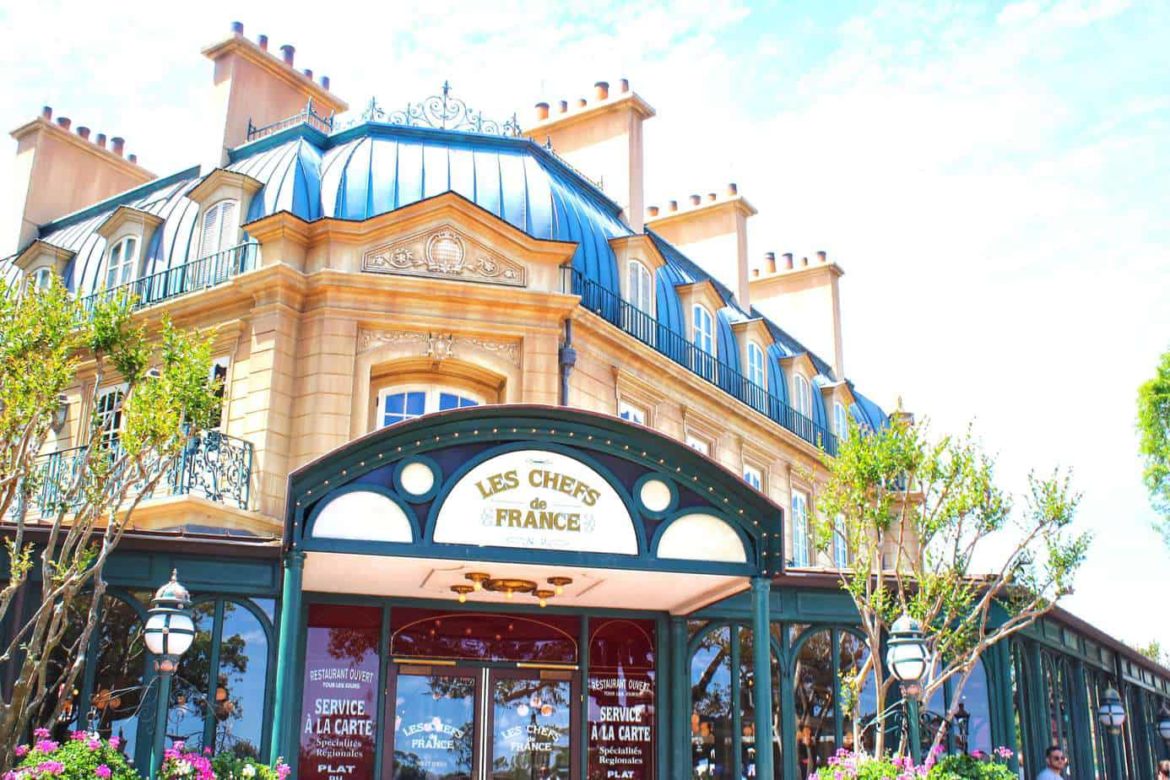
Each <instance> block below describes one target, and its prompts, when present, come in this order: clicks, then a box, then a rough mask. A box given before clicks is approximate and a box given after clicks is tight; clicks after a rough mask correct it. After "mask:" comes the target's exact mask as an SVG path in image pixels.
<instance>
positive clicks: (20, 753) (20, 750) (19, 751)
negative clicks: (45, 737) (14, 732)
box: [12, 745, 28, 758]
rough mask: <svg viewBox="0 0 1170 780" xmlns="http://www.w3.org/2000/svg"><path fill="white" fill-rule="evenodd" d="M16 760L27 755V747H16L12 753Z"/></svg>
mask: <svg viewBox="0 0 1170 780" xmlns="http://www.w3.org/2000/svg"><path fill="white" fill-rule="evenodd" d="M12 752H13V753H15V754H16V757H17V758H24V757H25V756H27V755H28V745H17V746H16V750H14V751H12Z"/></svg>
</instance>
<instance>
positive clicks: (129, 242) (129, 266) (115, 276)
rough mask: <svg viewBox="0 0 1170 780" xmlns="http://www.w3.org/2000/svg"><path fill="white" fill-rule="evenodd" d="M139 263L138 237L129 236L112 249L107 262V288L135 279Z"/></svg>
mask: <svg viewBox="0 0 1170 780" xmlns="http://www.w3.org/2000/svg"><path fill="white" fill-rule="evenodd" d="M137 265H138V239H137V238H134V237H133V236H127V237H126V238H123V239H122V240H121V241H119V242H118V243H116V244H114V246H113V248H112V249H110V258H109V261H108V262H107V264H106V289H110V290H112V289H113V288H115V287H120V286H121V285H123V284H129V283H130V282H132V281H134V276H135V271H136V266H137Z"/></svg>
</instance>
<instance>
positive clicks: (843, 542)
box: [833, 515, 849, 569]
mask: <svg viewBox="0 0 1170 780" xmlns="http://www.w3.org/2000/svg"><path fill="white" fill-rule="evenodd" d="M833 564H834V565H835V566H836V567H837V568H838V569H844V568H846V567H847V566H849V537H848V536H846V535H845V515H837V516H836V517H835V518H833Z"/></svg>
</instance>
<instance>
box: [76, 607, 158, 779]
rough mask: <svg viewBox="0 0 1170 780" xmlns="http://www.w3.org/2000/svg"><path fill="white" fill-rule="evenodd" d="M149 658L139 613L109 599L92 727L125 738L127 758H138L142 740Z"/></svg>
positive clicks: (93, 697) (100, 639)
mask: <svg viewBox="0 0 1170 780" xmlns="http://www.w3.org/2000/svg"><path fill="white" fill-rule="evenodd" d="M144 595H146V596H147V598H149V594H144ZM147 655H148V654H147V652H146V645H145V643H144V642H143V640H142V620H141V618H140V617H139V615H138V611H137V610H136V609H135V608H134V607H133V606H131V605H130V604H128V603H126V602H125V601H122V600H121V599H118V598H107V599H106V601H105V604H104V609H103V610H102V620H101V625H100V630H99V634H98V649H97V656H96V657H97V670H96V672H95V674H94V681H93V694H92V695H91V697H90V702H89V707H90V709H89V714H90V720H89V727H90V728H92V729H96V730H97V731H98V733H99V734H101V735H102V736H103V737H106V738H109V737H112V736H116V737H119V738H121V740H122V748H121V750H122V753H123V754H125V755H127V756H133V755H134V747H135V744H136V743H137V738H138V715H139V712H138V710H139V707H140V705H141V704H142V680H143V672H144V671H145V670H146V661H147Z"/></svg>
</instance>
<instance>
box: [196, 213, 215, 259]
mask: <svg viewBox="0 0 1170 780" xmlns="http://www.w3.org/2000/svg"><path fill="white" fill-rule="evenodd" d="M218 234H219V205H218V204H216V205H215V206H212V207H211V208H209V209H208V210H207V213H205V214H204V215H203V237H202V238H201V239H200V241H199V246H200V247H201V250H200V257H207V256H208V255H211V254H215V253H216V252H218V251H219V248H218V246H217V245H218V243H219V235H218Z"/></svg>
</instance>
